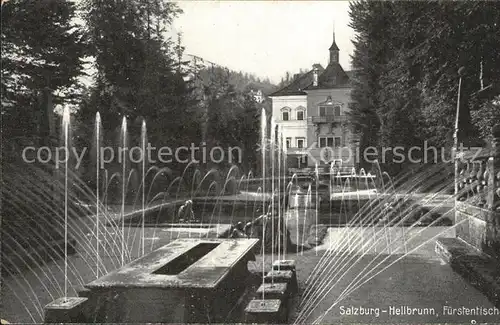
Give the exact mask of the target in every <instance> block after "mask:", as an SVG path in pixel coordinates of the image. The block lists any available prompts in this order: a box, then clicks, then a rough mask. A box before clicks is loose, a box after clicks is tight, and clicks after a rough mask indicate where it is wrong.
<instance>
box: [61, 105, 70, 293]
mask: <svg viewBox="0 0 500 325" xmlns="http://www.w3.org/2000/svg"><path fill="white" fill-rule="evenodd" d="M62 124H63V132H64V148H65V149H66V155H69V124H70V115H69V108H68V107H67V106H66V107H64V113H63V119H62ZM65 160H66V163H65V166H64V299H65V300H66V299H67V297H68V160H69V157H65Z"/></svg>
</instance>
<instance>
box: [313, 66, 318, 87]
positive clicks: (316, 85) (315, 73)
mask: <svg viewBox="0 0 500 325" xmlns="http://www.w3.org/2000/svg"><path fill="white" fill-rule="evenodd" d="M313 86H314V87H318V68H317V67H316V66H314V65H313Z"/></svg>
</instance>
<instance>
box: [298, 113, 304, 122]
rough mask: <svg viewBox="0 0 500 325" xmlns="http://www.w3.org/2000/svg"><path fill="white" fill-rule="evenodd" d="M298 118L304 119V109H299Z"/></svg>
mask: <svg viewBox="0 0 500 325" xmlns="http://www.w3.org/2000/svg"><path fill="white" fill-rule="evenodd" d="M297 120H299V121H302V120H304V111H297Z"/></svg>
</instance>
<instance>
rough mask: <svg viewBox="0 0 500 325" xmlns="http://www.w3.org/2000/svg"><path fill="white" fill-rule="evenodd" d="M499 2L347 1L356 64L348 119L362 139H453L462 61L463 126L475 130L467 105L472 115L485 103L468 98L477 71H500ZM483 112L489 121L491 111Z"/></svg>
mask: <svg viewBox="0 0 500 325" xmlns="http://www.w3.org/2000/svg"><path fill="white" fill-rule="evenodd" d="M499 9H500V5H499V4H498V3H497V2H488V1H474V2H449V1H401V2H400V1H386V2H371V1H356V2H353V3H351V4H350V16H351V19H352V21H351V27H352V28H353V29H354V30H355V32H356V33H357V34H356V39H355V41H354V45H355V49H354V54H353V57H352V62H353V67H354V68H355V69H356V70H358V72H357V76H356V80H355V85H354V90H353V97H354V99H355V100H356V101H357V106H356V108H355V109H354V110H353V112H352V113H351V122H352V124H353V126H354V129H355V131H356V132H357V133H358V134H359V135H360V138H361V141H362V142H364V143H363V144H362V146H363V145H366V144H369V145H372V144H373V143H374V142H376V144H378V145H383V146H387V145H390V146H396V145H403V146H407V147H409V146H412V145H415V144H422V142H423V141H428V142H429V144H432V145H436V146H449V145H451V143H452V141H451V140H452V133H453V128H454V121H455V110H456V103H457V92H458V79H459V76H458V70H459V68H460V67H464V68H465V71H466V73H465V74H464V75H463V77H462V92H461V96H462V97H461V98H462V100H461V102H462V103H464V105H461V107H460V115H461V123H462V124H461V125H460V128H461V129H462V130H463V131H464V135H465V137H466V138H474V137H475V129H474V126H475V127H476V128H481V127H482V124H481V123H480V119H473V122H475V123H474V125H473V126H472V127H471V126H470V123H469V122H470V112H469V109H470V108H472V109H473V113H472V114H473V115H474V114H476V113H474V110H475V109H479V110H485V111H487V109H486V108H485V107H486V106H488V105H486V106H485V105H482V104H481V103H480V102H477V101H476V102H473V101H472V100H471V99H472V98H474V94H475V93H476V92H477V91H478V90H479V89H480V88H481V81H480V80H481V79H482V80H483V82H484V83H489V82H493V81H495V80H496V81H498V79H499V78H500V71H499V69H500V64H499V61H500V54H499V52H498V48H499V47H500V34H499V33H498V26H499V23H500V10H499ZM481 66H482V69H483V72H482V73H481V72H480V70H481V68H480V67H481ZM481 77H482V78H481ZM486 85H487V84H484V86H486ZM467 103H469V104H467ZM471 103H474V106H473V107H471V105H470V104H471ZM476 115H477V114H476ZM483 116H484V118H485V119H486V120H488V122H486V123H487V124H488V123H489V124H492V123H494V122H493V121H492V120H491V119H494V118H495V117H494V116H493V115H491V114H489V115H488V114H483ZM484 135H485V134H483V136H484ZM370 139H372V140H370Z"/></svg>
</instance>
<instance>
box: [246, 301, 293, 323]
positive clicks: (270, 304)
mask: <svg viewBox="0 0 500 325" xmlns="http://www.w3.org/2000/svg"><path fill="white" fill-rule="evenodd" d="M287 318H288V317H287V311H286V308H285V304H284V303H283V301H281V300H280V299H265V300H262V299H253V300H251V301H250V302H249V303H248V305H247V308H246V309H245V321H246V322H247V323H257V324H285V323H287V321H288V319H287Z"/></svg>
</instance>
